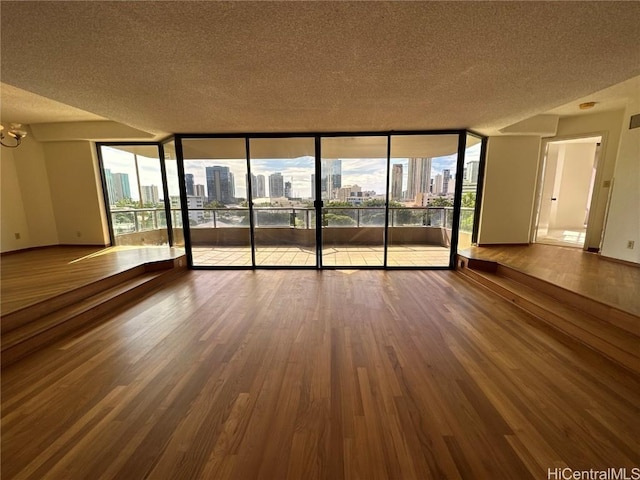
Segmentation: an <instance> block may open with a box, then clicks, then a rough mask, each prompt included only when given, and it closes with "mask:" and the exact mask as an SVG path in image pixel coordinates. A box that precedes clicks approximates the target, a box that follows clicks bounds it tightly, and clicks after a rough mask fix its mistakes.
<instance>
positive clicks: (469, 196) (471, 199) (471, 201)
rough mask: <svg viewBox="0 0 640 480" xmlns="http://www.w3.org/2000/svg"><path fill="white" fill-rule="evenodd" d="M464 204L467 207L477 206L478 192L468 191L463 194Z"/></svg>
mask: <svg viewBox="0 0 640 480" xmlns="http://www.w3.org/2000/svg"><path fill="white" fill-rule="evenodd" d="M462 206H463V207H465V208H473V207H475V206H476V194H475V193H473V192H467V193H465V194H464V195H462Z"/></svg>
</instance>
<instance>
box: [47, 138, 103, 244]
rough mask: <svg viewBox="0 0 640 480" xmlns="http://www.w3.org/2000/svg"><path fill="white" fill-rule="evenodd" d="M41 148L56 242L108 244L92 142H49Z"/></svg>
mask: <svg viewBox="0 0 640 480" xmlns="http://www.w3.org/2000/svg"><path fill="white" fill-rule="evenodd" d="M44 151H45V155H46V158H47V172H48V175H49V184H50V187H51V203H52V205H53V210H54V215H55V219H56V225H57V228H58V236H59V242H60V244H63V245H106V244H108V241H109V235H108V231H107V227H106V225H105V218H106V217H105V216H104V203H103V199H102V190H101V188H100V187H99V181H98V178H99V177H98V172H97V162H96V159H95V147H94V145H93V144H92V143H91V142H87V141H77V142H50V143H46V144H44Z"/></svg>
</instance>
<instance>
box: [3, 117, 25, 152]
mask: <svg viewBox="0 0 640 480" xmlns="http://www.w3.org/2000/svg"><path fill="white" fill-rule="evenodd" d="M4 128H5V127H4V125H1V124H0V144H2V146H3V147H9V148H16V147H17V146H19V145H20V143H21V142H22V139H23V138H24V137H26V136H27V132H26V130H23V129H22V124H21V123H11V124H9V128H8V129H7V134H6V136H5V133H4ZM7 137H11V138H13V140H14V141H15V144H14V145H11V144H7V143H4V139H5V138H7Z"/></svg>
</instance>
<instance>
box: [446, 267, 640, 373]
mask: <svg viewBox="0 0 640 480" xmlns="http://www.w3.org/2000/svg"><path fill="white" fill-rule="evenodd" d="M489 263H492V262H487V263H484V264H482V263H481V264H478V263H472V264H469V263H465V264H464V265H460V263H459V264H458V267H459V268H458V271H459V272H460V273H462V274H463V275H465V276H466V277H467V278H469V279H471V280H473V281H474V282H477V283H479V284H481V285H483V286H485V287H486V288H489V289H490V290H491V291H493V292H494V293H496V294H498V295H500V296H501V297H503V298H505V299H507V300H509V301H510V302H511V303H513V304H515V305H517V306H518V307H520V308H522V309H523V310H525V311H527V312H528V313H530V314H532V315H534V316H535V317H537V318H539V319H541V320H543V321H544V322H545V323H547V324H549V325H550V326H552V327H554V328H556V329H558V330H560V331H562V332H563V333H565V334H567V335H569V336H570V337H572V338H574V339H576V340H578V341H580V342H581V343H583V344H585V345H587V346H589V347H590V348H592V349H594V350H596V351H598V352H599V353H601V354H602V355H604V356H606V357H608V358H610V359H611V360H614V361H615V362H617V363H619V364H621V365H623V366H625V367H626V368H628V369H630V370H632V371H634V372H640V348H639V345H640V335H638V321H637V318H636V317H634V316H633V315H631V314H627V313H626V312H616V314H614V315H610V313H607V312H611V311H613V310H611V308H612V307H611V306H607V305H601V306H599V307H597V308H593V307H592V302H593V301H592V300H591V299H587V300H585V299H584V298H574V295H575V294H574V292H568V291H566V290H564V289H562V288H560V287H555V286H553V285H551V284H547V285H543V284H540V283H539V282H538V279H535V278H534V279H531V278H529V277H528V276H527V275H526V274H523V273H522V272H515V273H514V272H513V271H512V269H509V268H508V267H505V266H502V265H494V266H491V265H489ZM478 267H479V268H478ZM514 277H515V278H514ZM544 283H547V282H544ZM585 306H586V307H587V308H588V307H590V306H591V307H592V309H591V310H585V309H583V307H585ZM614 310H615V309H614ZM618 313H619V314H618ZM634 320H635V321H634Z"/></svg>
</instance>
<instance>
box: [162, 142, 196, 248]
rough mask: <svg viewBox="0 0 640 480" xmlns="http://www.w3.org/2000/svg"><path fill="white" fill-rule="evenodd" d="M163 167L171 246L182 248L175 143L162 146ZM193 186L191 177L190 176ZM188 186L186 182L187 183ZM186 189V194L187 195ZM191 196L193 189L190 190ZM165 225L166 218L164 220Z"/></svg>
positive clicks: (182, 235) (180, 203)
mask: <svg viewBox="0 0 640 480" xmlns="http://www.w3.org/2000/svg"><path fill="white" fill-rule="evenodd" d="M163 147H164V166H165V170H166V172H167V188H168V190H169V201H170V205H171V227H172V232H173V246H174V247H184V231H183V229H182V201H181V200H180V180H179V177H178V161H177V159H176V158H177V157H176V146H175V142H174V141H173V140H171V141H170V142H167V143H165V144H164V145H163ZM191 183H192V186H193V175H192V176H191ZM187 185H188V182H187ZM188 190H189V189H188V187H187V194H189V193H188ZM191 195H193V188H192V189H191ZM164 222H165V225H166V218H165V219H164Z"/></svg>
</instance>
